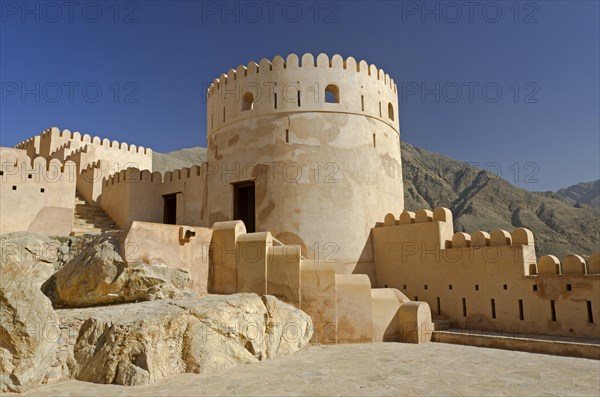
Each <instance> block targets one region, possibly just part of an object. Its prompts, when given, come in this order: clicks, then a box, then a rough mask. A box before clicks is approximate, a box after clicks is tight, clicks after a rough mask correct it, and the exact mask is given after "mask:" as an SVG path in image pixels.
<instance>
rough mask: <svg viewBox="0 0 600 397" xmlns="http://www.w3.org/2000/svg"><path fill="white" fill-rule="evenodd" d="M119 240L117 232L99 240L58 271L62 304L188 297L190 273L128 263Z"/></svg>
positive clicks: (156, 265) (57, 283)
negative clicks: (120, 247)
mask: <svg viewBox="0 0 600 397" xmlns="http://www.w3.org/2000/svg"><path fill="white" fill-rule="evenodd" d="M117 237H118V234H115V233H105V234H103V235H101V236H98V237H96V238H95V239H94V241H91V242H90V244H89V245H88V246H87V247H86V248H84V249H83V250H82V251H81V252H80V253H79V254H77V255H76V256H75V257H73V258H72V259H71V260H69V261H68V262H67V263H66V264H65V265H64V266H63V267H62V268H61V269H60V270H58V272H57V273H56V290H57V291H58V295H59V298H60V302H61V303H62V304H63V305H66V306H70V307H83V306H92V305H101V304H109V303H118V302H131V301H139V300H154V299H162V298H177V297H184V296H187V295H186V292H185V288H186V287H187V286H188V285H189V283H190V275H189V272H188V271H186V270H182V269H173V268H170V267H168V266H166V265H165V264H163V263H159V262H156V261H155V262H152V263H144V262H133V263H127V262H126V261H125V260H124V258H123V257H122V256H121V253H120V252H121V250H120V249H119V244H120V241H119V239H118V238H117Z"/></svg>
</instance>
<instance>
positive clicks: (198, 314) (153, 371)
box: [58, 294, 312, 385]
mask: <svg viewBox="0 0 600 397" xmlns="http://www.w3.org/2000/svg"><path fill="white" fill-rule="evenodd" d="M58 314H59V316H60V317H61V324H62V329H63V330H64V332H65V333H68V334H74V335H77V337H76V340H75V341H73V342H74V345H73V346H72V348H67V349H64V348H63V349H60V350H62V351H65V350H70V351H71V352H72V353H71V355H70V356H69V357H66V358H64V359H66V360H67V365H64V366H63V367H64V368H69V370H70V371H71V373H70V374H68V375H69V376H71V377H73V378H75V379H79V380H84V381H89V382H96V383H116V384H120V385H140V384H147V383H150V382H154V381H156V380H158V379H161V378H163V377H165V376H168V375H172V374H178V373H184V372H194V373H201V372H207V371H210V370H214V369H221V368H228V367H232V366H234V365H237V364H240V363H248V362H254V361H259V360H264V359H267V358H271V357H275V356H278V355H286V354H290V353H293V352H296V351H298V350H299V349H301V348H303V347H304V346H306V345H308V343H309V341H310V338H311V336H312V322H311V320H310V317H309V316H308V315H307V314H305V313H304V312H302V311H300V310H298V309H296V308H294V307H293V306H291V305H288V304H286V303H283V302H281V301H279V300H277V299H276V298H275V297H272V296H264V297H263V298H262V299H261V297H259V296H258V295H256V294H235V295H210V296H206V297H202V298H192V299H186V300H161V301H152V302H143V303H137V304H128V305H113V306H107V307H102V308H87V309H68V310H67V309H63V310H59V311H58ZM70 327H78V329H75V330H74V329H70V330H69V328H70ZM62 340H64V341H68V340H69V339H68V338H62Z"/></svg>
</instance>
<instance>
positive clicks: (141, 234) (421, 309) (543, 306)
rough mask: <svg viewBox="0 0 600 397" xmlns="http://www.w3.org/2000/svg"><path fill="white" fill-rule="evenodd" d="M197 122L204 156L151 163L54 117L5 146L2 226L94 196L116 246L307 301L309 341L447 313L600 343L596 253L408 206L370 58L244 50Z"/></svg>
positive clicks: (382, 77)
mask: <svg viewBox="0 0 600 397" xmlns="http://www.w3.org/2000/svg"><path fill="white" fill-rule="evenodd" d="M206 132H207V142H206V144H207V160H206V162H204V163H203V164H198V165H195V166H192V167H189V168H188V167H186V168H181V169H178V170H174V171H168V172H164V173H161V172H157V171H155V170H154V169H153V164H152V150H151V149H149V148H144V147H143V146H136V145H133V144H127V143H125V142H117V141H112V142H111V141H109V140H107V139H101V138H99V137H91V136H90V135H88V134H83V135H82V134H81V133H80V132H71V131H69V130H63V131H60V130H59V129H58V128H56V127H52V128H50V129H48V130H46V131H43V132H42V133H41V134H40V135H39V136H35V137H32V138H30V139H27V140H26V141H23V142H21V143H20V144H18V145H17V146H16V147H15V148H12V149H11V148H2V150H1V151H0V155H1V157H2V158H1V162H2V185H1V189H2V190H1V191H2V204H1V214H0V215H1V224H0V232H1V233H2V234H4V233H11V232H17V231H31V232H37V233H42V234H46V235H58V236H67V235H70V234H76V233H80V234H81V233H85V232H86V231H85V230H83V231H82V230H78V229H77V230H76V227H75V224H76V221H77V219H78V218H77V217H78V214H79V216H81V217H83V216H84V215H85V214H89V213H93V214H100V213H101V214H103V216H105V217H106V219H107V221H106V222H107V223H106V224H103V225H100V226H98V227H92V228H91V229H93V231H94V232H101V231H105V230H108V229H110V228H113V229H118V230H122V235H123V237H122V239H123V241H124V242H125V246H134V247H135V250H132V251H127V250H126V251H125V252H124V256H125V258H126V259H127V260H128V261H145V262H152V261H153V260H160V261H164V263H166V264H167V265H168V266H170V267H172V268H177V269H184V270H186V271H188V272H189V273H190V275H191V279H192V284H191V285H192V289H194V290H195V291H196V292H197V293H199V294H201V295H206V294H233V293H238V292H254V293H257V294H259V295H266V294H268V295H273V296H275V297H277V298H279V299H280V300H282V301H284V302H286V303H289V304H291V305H292V306H294V307H296V308H298V309H300V310H302V311H304V312H305V313H307V314H308V315H309V316H310V318H311V319H312V322H313V325H314V335H313V337H312V340H313V342H314V343H364V342H377V341H404V342H414V343H422V342H428V341H430V340H431V339H432V334H433V339H434V340H440V341H451V342H452V338H453V336H452V335H451V334H444V332H443V329H440V325H441V324H451V326H452V327H453V328H456V329H462V330H477V331H482V332H497V333H507V334H529V335H542V336H547V337H556V338H575V339H577V340H580V341H582V343H583V342H584V341H587V342H586V343H588V342H589V344H588V345H577V346H578V347H577V346H576V347H573V346H569V347H568V349H563V350H560V349H559V351H558V353H559V354H571V355H579V356H585V357H595V358H598V357H599V356H598V354H599V353H598V352H599V351H600V348H599V346H600V344H599V342H600V327H599V322H600V254H599V253H594V254H593V255H592V256H590V257H589V259H588V260H587V261H586V259H584V258H583V257H581V256H579V255H576V254H571V255H567V256H565V257H564V258H563V259H562V260H559V259H558V258H556V257H554V256H552V255H546V256H543V257H541V258H538V257H537V256H536V252H535V242H534V236H533V234H532V232H531V231H529V230H528V229H526V228H523V227H519V228H516V229H514V230H512V231H506V230H500V229H498V230H493V231H491V232H487V231H477V232H475V233H472V234H467V233H463V232H455V230H454V227H453V218H452V213H451V211H450V210H449V209H447V208H443V207H439V208H435V209H433V210H430V209H422V210H419V211H417V212H416V213H413V212H409V211H405V208H404V189H403V179H402V157H401V153H400V123H399V110H398V90H397V86H396V84H395V82H394V80H393V79H392V78H391V77H390V76H389V75H388V74H386V73H385V72H384V71H383V70H381V69H378V68H377V67H375V66H374V65H369V64H367V63H366V62H365V61H360V62H357V61H356V60H355V59H354V58H352V57H348V58H345V59H344V58H342V57H341V56H339V55H334V56H332V57H331V58H330V57H328V56H327V55H325V54H319V55H318V56H317V57H316V58H315V57H314V56H313V55H311V54H304V55H303V56H301V57H299V56H297V55H295V54H291V55H289V56H287V58H285V59H284V58H282V57H280V56H277V57H275V58H273V59H272V60H267V59H262V60H261V61H260V62H258V63H256V62H249V63H248V64H247V65H246V66H243V65H241V66H238V67H237V68H236V69H230V70H229V71H228V72H227V73H226V74H222V75H220V76H219V78H217V79H215V80H214V82H213V83H212V84H211V85H210V87H209V88H208V92H207V125H206ZM78 211H79V212H78ZM108 221H110V222H111V223H110V224H109V223H108ZM91 223H93V220H92V221H91ZM434 323H435V324H434ZM436 335H437V336H436ZM590 341H591V342H590ZM582 346H583V347H582ZM590 346H591V347H590ZM512 347H515V346H512ZM548 351H552V352H556V351H557V350H556V349H554V350H553V349H549V350H548Z"/></svg>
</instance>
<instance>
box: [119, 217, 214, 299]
mask: <svg viewBox="0 0 600 397" xmlns="http://www.w3.org/2000/svg"><path fill="white" fill-rule="evenodd" d="M212 233H213V231H212V229H208V228H204V227H190V226H179V225H164V224H158V223H148V222H132V223H131V226H130V227H129V229H127V230H126V231H125V235H124V241H123V245H122V247H123V250H124V252H123V256H124V257H125V260H126V261H127V262H136V261H140V262H145V263H163V264H165V265H166V266H169V267H171V268H177V269H184V270H187V271H189V272H190V275H191V278H192V284H191V288H192V289H193V290H194V291H197V292H198V293H200V294H202V295H204V294H207V283H208V269H209V247H210V242H211V239H212Z"/></svg>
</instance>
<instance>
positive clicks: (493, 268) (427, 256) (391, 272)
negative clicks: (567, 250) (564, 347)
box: [373, 212, 600, 339]
mask: <svg viewBox="0 0 600 397" xmlns="http://www.w3.org/2000/svg"><path fill="white" fill-rule="evenodd" d="M419 214H420V215H421V216H420V217H419V216H418V215H419ZM446 223H448V222H447V221H444V220H435V219H434V217H428V216H426V214H424V213H423V212H417V214H414V215H411V214H410V213H403V214H402V216H401V217H400V219H394V216H393V215H389V218H388V217H386V220H385V222H384V223H383V224H382V225H381V226H380V227H376V228H374V229H373V243H374V251H375V264H376V271H377V283H378V285H377V286H378V287H391V288H397V289H399V290H400V291H401V292H402V293H404V294H406V295H407V296H408V297H409V298H410V299H413V300H420V301H425V302H427V303H429V305H430V307H431V312H432V314H433V315H434V316H437V317H440V318H446V319H449V320H451V321H452V322H453V324H454V326H455V327H460V328H465V329H480V330H486V331H494V330H497V331H504V332H511V333H527V334H544V335H555V336H565V337H578V338H596V339H599V338H600V327H599V324H600V275H592V274H585V273H586V264H585V261H583V258H581V257H578V256H576V255H574V256H569V258H565V260H563V263H562V264H557V263H555V261H554V260H552V261H550V265H548V261H549V260H548V259H547V258H542V259H540V262H538V261H537V258H536V255H535V249H534V241H533V234H532V233H531V232H530V231H529V230H527V229H523V228H517V229H515V230H514V231H513V232H512V233H509V232H507V231H504V230H494V231H492V232H491V233H487V232H483V231H479V232H475V233H473V234H471V235H468V234H466V233H455V234H453V235H451V234H450V233H449V225H448V224H446ZM386 225H387V226H386ZM440 231H442V232H441V233H440ZM556 261H558V260H556ZM565 262H566V264H565ZM594 263H595V262H593V261H592V262H591V263H590V267H591V268H595V266H597V265H595V264H594ZM553 266H554V267H553ZM547 268H554V269H557V270H554V271H553V272H554V274H546V273H547V272H549V270H546V269H547ZM538 269H540V270H541V271H540V273H542V274H538ZM561 269H566V273H568V274H557V272H561V271H562V270H561ZM577 273H578V274H577Z"/></svg>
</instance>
